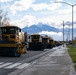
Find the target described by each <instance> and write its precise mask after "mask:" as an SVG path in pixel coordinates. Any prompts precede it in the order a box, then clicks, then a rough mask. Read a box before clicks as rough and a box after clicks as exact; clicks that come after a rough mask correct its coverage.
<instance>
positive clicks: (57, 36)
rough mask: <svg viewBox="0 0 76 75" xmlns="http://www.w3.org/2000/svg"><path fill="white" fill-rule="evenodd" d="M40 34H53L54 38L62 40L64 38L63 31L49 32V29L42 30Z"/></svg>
mask: <svg viewBox="0 0 76 75" xmlns="http://www.w3.org/2000/svg"><path fill="white" fill-rule="evenodd" d="M39 34H40V35H46V34H47V35H48V36H51V37H52V38H53V39H54V40H58V41H61V40H63V34H62V32H48V31H42V32H40V33H39Z"/></svg>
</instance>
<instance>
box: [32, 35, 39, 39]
mask: <svg viewBox="0 0 76 75" xmlns="http://www.w3.org/2000/svg"><path fill="white" fill-rule="evenodd" d="M31 37H32V39H39V38H40V35H31Z"/></svg>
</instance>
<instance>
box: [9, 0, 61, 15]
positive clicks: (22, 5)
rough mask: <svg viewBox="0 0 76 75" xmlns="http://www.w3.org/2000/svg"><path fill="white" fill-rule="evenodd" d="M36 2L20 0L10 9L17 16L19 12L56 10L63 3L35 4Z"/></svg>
mask: <svg viewBox="0 0 76 75" xmlns="http://www.w3.org/2000/svg"><path fill="white" fill-rule="evenodd" d="M34 2H35V0H19V1H14V4H12V5H11V7H10V8H9V9H10V10H11V13H12V14H16V13H17V12H18V11H23V10H28V9H30V8H32V9H33V10H34V11H38V10H43V9H46V10H55V9H57V8H59V7H60V6H61V3H52V2H50V3H49V4H48V3H38V4H36V3H34Z"/></svg>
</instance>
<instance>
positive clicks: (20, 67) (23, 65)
mask: <svg viewBox="0 0 76 75" xmlns="http://www.w3.org/2000/svg"><path fill="white" fill-rule="evenodd" d="M29 65H30V63H24V64H22V65H20V66H18V67H16V68H18V69H23V68H24V67H27V66H29Z"/></svg>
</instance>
